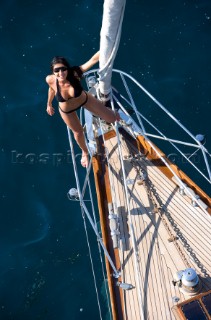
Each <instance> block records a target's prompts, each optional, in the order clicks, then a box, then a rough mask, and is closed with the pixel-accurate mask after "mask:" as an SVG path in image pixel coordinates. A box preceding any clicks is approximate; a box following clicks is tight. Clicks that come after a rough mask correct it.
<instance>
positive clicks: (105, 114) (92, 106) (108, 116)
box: [84, 93, 120, 123]
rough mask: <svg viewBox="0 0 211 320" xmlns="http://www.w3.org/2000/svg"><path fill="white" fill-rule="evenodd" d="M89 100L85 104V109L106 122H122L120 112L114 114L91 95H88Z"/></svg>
mask: <svg viewBox="0 0 211 320" xmlns="http://www.w3.org/2000/svg"><path fill="white" fill-rule="evenodd" d="M87 95H88V100H87V102H86V104H85V106H84V107H85V108H86V109H87V110H89V111H91V112H92V113H94V114H95V115H96V116H99V117H100V118H102V119H104V120H105V121H106V122H110V123H111V122H115V121H116V120H117V121H119V120H120V116H119V114H118V112H116V113H115V112H114V111H112V110H111V109H109V108H106V107H105V106H104V104H103V103H102V102H101V101H99V100H97V99H96V98H95V97H93V96H92V95H91V94H89V93H87Z"/></svg>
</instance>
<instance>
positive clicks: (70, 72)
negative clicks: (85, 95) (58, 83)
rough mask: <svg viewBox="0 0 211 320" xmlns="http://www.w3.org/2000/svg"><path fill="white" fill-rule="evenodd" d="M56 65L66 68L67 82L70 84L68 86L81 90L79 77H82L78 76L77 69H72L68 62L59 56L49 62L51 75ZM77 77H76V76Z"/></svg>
mask: <svg viewBox="0 0 211 320" xmlns="http://www.w3.org/2000/svg"><path fill="white" fill-rule="evenodd" d="M57 63H61V64H63V65H64V66H65V67H67V80H68V81H69V82H70V84H71V85H72V86H73V87H74V88H78V89H82V86H81V83H80V77H81V75H82V72H81V75H80V74H79V75H78V73H79V72H78V69H80V68H78V67H72V66H71V65H70V64H69V62H68V61H67V59H65V58H64V57H61V56H55V57H54V58H53V59H52V61H51V71H52V73H53V69H54V65H55V64H57ZM77 75H78V76H77Z"/></svg>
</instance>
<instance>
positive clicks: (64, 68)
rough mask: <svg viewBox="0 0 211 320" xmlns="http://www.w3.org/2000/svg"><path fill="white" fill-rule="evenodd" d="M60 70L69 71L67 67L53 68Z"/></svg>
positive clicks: (56, 70)
mask: <svg viewBox="0 0 211 320" xmlns="http://www.w3.org/2000/svg"><path fill="white" fill-rule="evenodd" d="M59 71H67V67H59V68H55V69H53V72H56V73H57V72H59Z"/></svg>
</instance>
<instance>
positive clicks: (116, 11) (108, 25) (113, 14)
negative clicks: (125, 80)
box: [99, 0, 126, 97]
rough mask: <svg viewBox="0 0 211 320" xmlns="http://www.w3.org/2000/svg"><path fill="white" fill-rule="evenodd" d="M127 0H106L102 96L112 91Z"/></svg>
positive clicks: (101, 49) (101, 55)
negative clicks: (112, 76)
mask: <svg viewBox="0 0 211 320" xmlns="http://www.w3.org/2000/svg"><path fill="white" fill-rule="evenodd" d="M125 3H126V0H105V1H104V8H103V21H102V28H101V33H100V64H99V66H100V69H99V88H100V93H101V94H102V96H108V97H109V94H110V92H111V75H112V68H113V63H114V59H115V57H116V53H117V50H118V47H119V42H120V37H121V30H122V21H123V17H124V9H125Z"/></svg>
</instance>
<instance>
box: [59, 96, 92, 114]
mask: <svg viewBox="0 0 211 320" xmlns="http://www.w3.org/2000/svg"><path fill="white" fill-rule="evenodd" d="M84 93H85V95H86V98H85V101H84V102H83V103H82V104H81V105H80V106H79V107H77V108H75V109H73V110H70V111H63V110H62V109H61V108H60V106H59V109H60V110H61V112H63V113H72V112H75V111H76V110H78V109H80V108H81V107H83V106H84V105H85V104H86V103H87V100H88V95H87V93H86V91H84Z"/></svg>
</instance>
